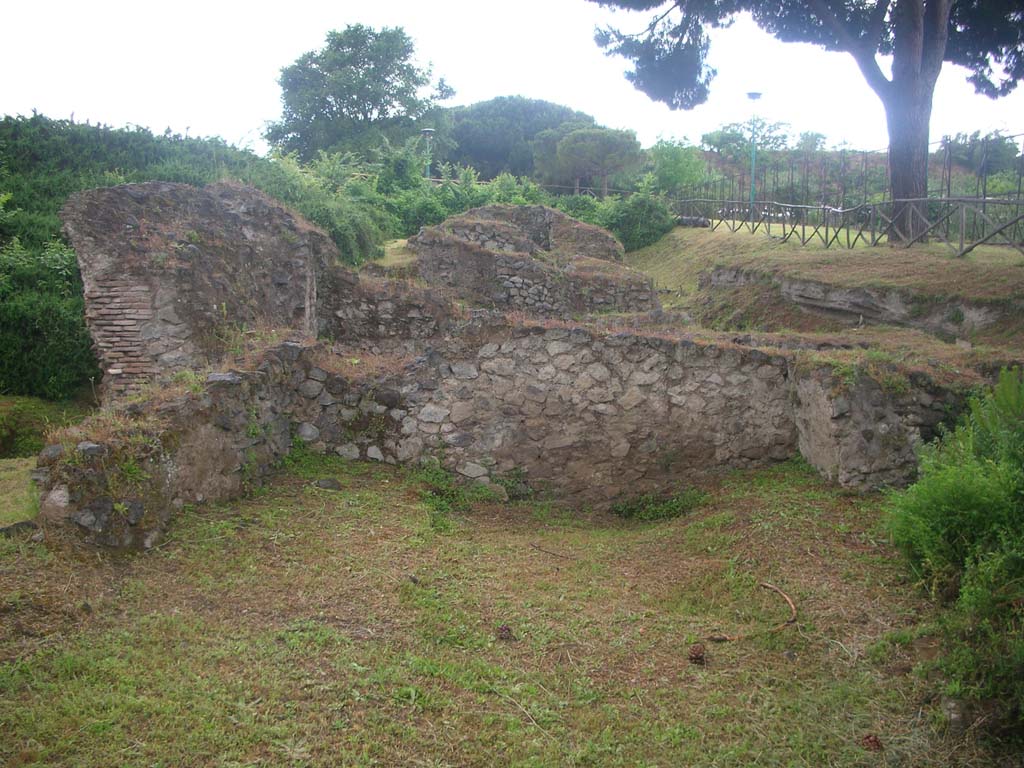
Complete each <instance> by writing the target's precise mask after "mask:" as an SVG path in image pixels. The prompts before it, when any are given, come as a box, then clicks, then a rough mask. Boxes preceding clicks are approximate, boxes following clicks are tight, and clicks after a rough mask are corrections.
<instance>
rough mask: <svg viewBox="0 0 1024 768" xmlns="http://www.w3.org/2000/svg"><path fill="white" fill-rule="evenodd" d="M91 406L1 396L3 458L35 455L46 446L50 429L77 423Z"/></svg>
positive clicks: (0, 440) (1, 447)
mask: <svg viewBox="0 0 1024 768" xmlns="http://www.w3.org/2000/svg"><path fill="white" fill-rule="evenodd" d="M90 410H91V409H90V408H89V407H88V406H87V405H83V404H82V403H77V402H60V403H55V402H51V401H49V400H41V399H39V398H37V397H21V396H17V395H2V396H0V459H6V458H14V457H25V456H34V455H35V454H37V453H38V452H39V451H40V450H41V449H42V448H43V447H44V442H45V439H44V436H45V432H46V430H47V429H50V428H52V427H63V426H67V425H68V424H75V423H77V422H79V421H81V420H82V419H84V418H85V417H86V416H87V415H88V414H89V412H90Z"/></svg>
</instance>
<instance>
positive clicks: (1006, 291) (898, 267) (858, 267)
mask: <svg viewBox="0 0 1024 768" xmlns="http://www.w3.org/2000/svg"><path fill="white" fill-rule="evenodd" d="M626 261H627V263H629V264H630V266H633V267H636V268H637V269H639V270H642V271H643V272H646V273H647V274H649V275H651V276H652V277H654V279H655V281H656V283H657V284H658V285H659V287H662V288H668V289H670V290H673V291H676V292H678V293H681V294H683V295H688V294H693V293H694V292H696V290H697V277H698V275H699V274H700V273H701V272H704V271H708V270H710V269H712V268H713V267H715V266H719V265H727V266H735V267H744V268H748V269H754V270H759V271H764V272H773V273H778V274H783V275H787V276H790V277H794V278H802V279H806V280H816V281H820V282H824V283H830V284H833V285H841V286H847V287H861V286H868V287H880V288H896V289H902V290H906V291H909V292H912V293H916V294H920V295H922V296H930V297H940V298H941V297H951V296H958V297H962V298H966V299H975V300H977V301H983V302H984V301H1005V300H1008V299H1024V256H1022V255H1021V254H1020V253H1019V252H1018V251H1016V250H1014V249H1012V248H1009V247H1007V248H1001V247H995V246H987V247H979V248H978V249H976V250H975V251H974V252H972V253H970V254H968V255H967V256H966V257H964V258H962V259H958V258H956V257H955V256H953V255H952V254H951V253H950V251H949V250H948V248H947V247H946V246H945V245H943V244H942V243H929V244H927V245H922V246H914V247H912V248H909V249H906V248H888V247H877V248H868V247H864V248H855V249H853V250H846V249H843V248H831V249H827V250H826V249H825V248H823V247H821V246H820V245H807V246H801V245H800V244H799V243H796V242H788V243H784V242H782V241H781V240H779V239H775V238H770V237H768V236H767V235H766V234H765V233H764V232H757V233H754V234H751V233H750V232H736V233H730V232H728V231H725V230H721V229H719V230H717V231H715V232H712V231H711V230H710V229H699V228H688V227H677V228H676V229H674V230H673V231H672V232H670V233H669V234H668V235H666V236H665V237H664V238H662V239H661V240H659V241H658V242H657V243H655V244H654V245H651V246H648V247H647V248H642V249H640V250H638V251H634V252H633V253H629V254H626Z"/></svg>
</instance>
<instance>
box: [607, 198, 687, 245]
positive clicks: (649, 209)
mask: <svg viewBox="0 0 1024 768" xmlns="http://www.w3.org/2000/svg"><path fill="white" fill-rule="evenodd" d="M597 218H598V221H597V223H598V224H600V225H601V226H603V227H605V228H607V229H609V230H611V232H612V234H614V235H615V236H616V237H617V238H619V241H620V242H621V243H622V245H623V247H624V248H625V249H626V250H627V251H635V250H637V249H638V248H643V247H645V246H648V245H651V244H652V243H656V242H658V240H660V239H661V238H662V237H663V236H664V235H665V234H666V233H668V232H670V231H671V230H672V227H674V226H675V219H674V218H673V216H672V213H671V212H670V211H669V209H668V205H666V204H665V201H664V200H662V199H661V198H659V197H653V196H651V195H643V194H635V195H630V196H629V197H626V198H622V199H609V200H606V201H604V202H603V203H602V204H601V209H600V211H599V213H598V216H597Z"/></svg>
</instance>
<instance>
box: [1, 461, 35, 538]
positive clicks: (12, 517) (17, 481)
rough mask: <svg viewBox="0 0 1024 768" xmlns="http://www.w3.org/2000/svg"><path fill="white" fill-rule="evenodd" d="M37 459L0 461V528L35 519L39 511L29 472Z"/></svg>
mask: <svg viewBox="0 0 1024 768" xmlns="http://www.w3.org/2000/svg"><path fill="white" fill-rule="evenodd" d="M35 465H36V460H35V458H29V459H0V527H3V526H5V525H11V524H12V523H17V522H20V521H22V520H29V519H31V518H33V517H35V514H36V512H38V511H39V505H38V503H37V499H36V490H35V488H34V487H33V485H32V481H31V480H30V479H29V472H31V471H32V469H33V467H35Z"/></svg>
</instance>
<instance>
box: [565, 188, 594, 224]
mask: <svg viewBox="0 0 1024 768" xmlns="http://www.w3.org/2000/svg"><path fill="white" fill-rule="evenodd" d="M555 207H556V208H557V209H558V210H560V211H561V212H562V213H564V214H566V215H567V216H572V217H573V218H574V219H579V220H580V221H585V222H587V223H588V224H597V223H598V214H599V212H600V208H601V207H600V204H599V203H598V202H597V200H596V199H595V198H593V197H591V196H590V195H566V196H564V197H559V198H556V200H555Z"/></svg>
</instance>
